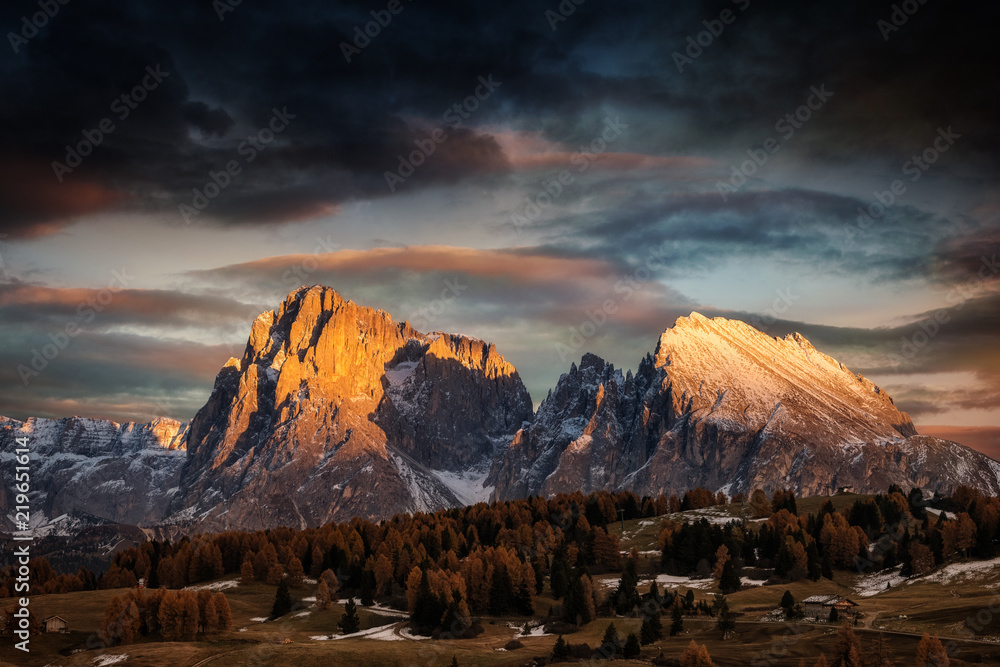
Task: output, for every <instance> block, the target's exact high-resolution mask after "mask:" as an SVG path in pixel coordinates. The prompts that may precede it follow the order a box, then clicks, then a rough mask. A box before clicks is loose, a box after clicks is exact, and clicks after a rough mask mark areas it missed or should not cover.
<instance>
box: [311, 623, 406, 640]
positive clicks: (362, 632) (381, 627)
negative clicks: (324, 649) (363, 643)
mask: <svg viewBox="0 0 1000 667" xmlns="http://www.w3.org/2000/svg"><path fill="white" fill-rule="evenodd" d="M392 627H393V626H391V625H388V626H387V625H379V626H377V627H374V628H368V629H367V630H358V631H357V632H352V633H351V634H349V635H333V636H332V637H327V636H326V635H324V638H328V639H334V640H336V639H354V638H358V637H367V636H368V635H374V634H376V633H379V632H382V631H384V630H386V629H391V628H392ZM313 639H315V637H314V638H313ZM318 641H321V640H318Z"/></svg>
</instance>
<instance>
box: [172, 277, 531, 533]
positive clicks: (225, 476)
mask: <svg viewBox="0 0 1000 667" xmlns="http://www.w3.org/2000/svg"><path fill="white" fill-rule="evenodd" d="M530 418H531V399H530V397H529V396H528V393H527V391H526V390H525V388H524V385H523V384H522V383H521V380H520V377H519V376H518V374H517V371H516V370H515V369H514V367H513V366H512V365H511V364H510V363H508V362H507V361H506V360H505V359H504V358H503V357H502V356H501V355H500V354H499V353H498V352H497V350H496V347H495V346H494V345H492V344H490V343H486V342H484V341H481V340H478V339H475V338H470V337H467V336H462V335H458V334H446V333H433V334H422V333H420V332H418V331H416V330H415V329H413V328H412V327H411V326H410V325H409V324H408V323H406V322H401V323H397V322H395V321H393V319H392V318H391V317H390V315H389V314H388V313H386V312H385V311H382V310H376V309H373V308H367V307H364V306H359V305H358V304H356V303H354V302H353V301H349V300H346V299H344V298H343V297H341V296H340V295H339V294H338V293H337V292H336V291H334V290H333V289H331V288H329V287H323V286H318V285H317V286H312V287H302V288H299V289H297V290H295V291H293V292H292V293H291V294H289V295H288V297H287V298H286V299H285V300H284V301H283V302H282V304H281V305H280V306H279V307H278V308H277V309H276V310H274V311H268V312H265V313H263V314H261V315H260V316H259V317H258V318H257V319H256V320H255V321H254V323H253V326H252V329H251V332H250V336H249V338H248V341H247V346H246V350H245V352H244V354H243V357H242V358H241V359H239V360H238V361H237V360H230V361H229V362H228V363H227V364H226V365H225V366H224V367H223V368H222V370H221V371H220V372H219V375H218V376H217V378H216V383H215V389H214V391H213V393H212V396H211V397H210V399H209V401H208V403H207V404H206V405H205V407H203V408H202V409H201V410H200V411H199V412H198V414H197V415H196V416H195V418H194V420H193V421H192V424H191V436H190V438H189V460H188V464H187V467H186V469H185V475H184V484H183V485H182V489H181V493H180V494H179V496H178V501H177V502H176V503H175V507H174V508H173V510H174V511H175V512H182V513H185V512H186V513H187V516H188V517H189V518H192V519H194V518H195V517H198V516H201V515H202V514H203V513H205V512H209V513H211V516H213V517H221V516H223V515H225V519H224V520H225V521H226V522H234V521H239V520H241V518H246V516H241V515H240V514H239V513H234V511H230V508H229V505H230V504H231V501H232V500H233V499H235V498H236V497H237V496H239V495H240V494H244V493H247V492H248V490H250V489H255V492H256V493H258V494H259V493H264V494H269V496H270V498H271V502H270V503H269V505H268V507H269V508H271V511H272V512H273V513H274V514H275V515H276V516H283V517H287V518H288V520H291V521H293V522H295V523H302V522H304V523H305V524H314V523H316V522H321V521H326V520H330V518H332V517H335V516H340V517H346V516H352V515H362V516H369V517H376V516H389V515H391V514H393V513H395V512H396V511H407V510H411V511H412V510H416V509H428V508H436V507H445V506H449V505H454V504H457V502H458V501H457V499H456V498H455V496H454V494H453V493H452V492H451V490H450V489H449V488H448V486H447V485H446V484H444V483H443V482H441V481H440V479H438V478H436V477H435V473H434V472H433V471H452V472H458V471H461V472H463V473H464V472H468V471H470V470H477V469H482V470H483V473H482V474H483V475H485V468H486V467H488V466H489V462H490V461H491V460H492V456H493V453H494V451H495V450H496V449H498V448H500V447H502V446H503V444H505V442H506V441H507V440H508V439H509V438H510V437H511V436H512V435H513V434H514V432H515V431H516V430H517V429H518V428H519V427H520V426H521V424H522V422H524V421H525V420H527V419H530ZM278 480H284V481H282V482H281V483H280V484H279V482H278ZM362 480H367V481H365V482H364V483H362ZM376 487H380V488H381V489H382V491H381V492H376V491H375V488H376ZM290 489H298V491H297V492H295V493H290V491H289V490H290ZM304 489H315V491H316V494H319V493H320V492H321V489H322V493H323V494H325V496H326V499H325V502H324V501H321V500H320V498H319V497H318V496H317V497H315V498H312V497H311V496H310V493H307V492H306V491H305V490H304ZM206 498H209V499H210V502H209V501H208V500H206ZM220 500H221V501H222V502H221V503H220ZM237 504H240V505H242V503H237ZM388 505H393V507H392V508H390V507H389V506H388ZM307 506H308V507H307ZM243 511H244V512H245V511H246V510H245V508H243ZM227 512H229V514H226V513H227ZM273 519H274V517H270V518H269V519H268V521H267V522H265V523H268V524H269V523H270V522H271V521H272V520H273ZM262 525H263V524H262Z"/></svg>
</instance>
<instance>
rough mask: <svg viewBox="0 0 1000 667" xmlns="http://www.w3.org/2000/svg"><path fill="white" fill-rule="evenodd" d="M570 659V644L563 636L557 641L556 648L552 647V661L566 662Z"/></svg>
mask: <svg viewBox="0 0 1000 667" xmlns="http://www.w3.org/2000/svg"><path fill="white" fill-rule="evenodd" d="M568 657H569V644H567V643H566V640H565V639H563V636H562V635H559V638H558V639H556V644H555V646H553V647H552V659H553V660H565V659H566V658H568Z"/></svg>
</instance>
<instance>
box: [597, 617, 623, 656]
mask: <svg viewBox="0 0 1000 667" xmlns="http://www.w3.org/2000/svg"><path fill="white" fill-rule="evenodd" d="M621 652H622V640H621V638H620V637H619V636H618V631H617V630H615V624H614V623H608V627H607V629H606V630H605V631H604V638H603V639H601V653H602V654H604V655H605V656H607V657H609V658H610V657H611V656H614V655H618V654H619V653H621Z"/></svg>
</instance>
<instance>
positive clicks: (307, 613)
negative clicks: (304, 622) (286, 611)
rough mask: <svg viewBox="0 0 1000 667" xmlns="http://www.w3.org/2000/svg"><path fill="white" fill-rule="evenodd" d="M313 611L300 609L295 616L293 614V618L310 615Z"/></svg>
mask: <svg viewBox="0 0 1000 667" xmlns="http://www.w3.org/2000/svg"><path fill="white" fill-rule="evenodd" d="M311 613H312V612H311V611H300V612H299V613H297V614H295V615H294V616H292V618H299V617H302V616H308V615H309V614H311Z"/></svg>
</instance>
